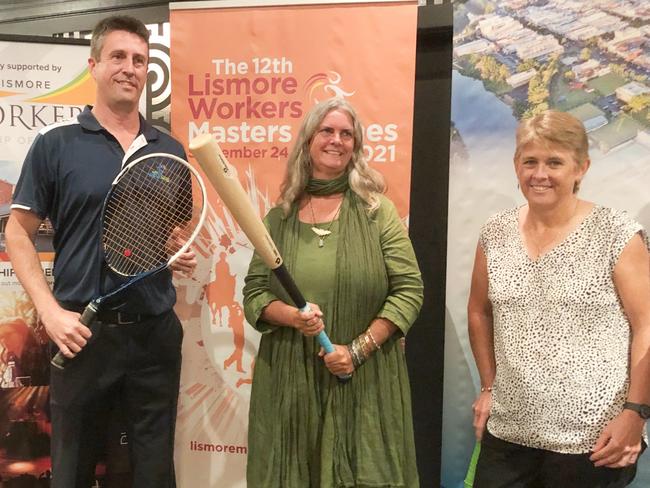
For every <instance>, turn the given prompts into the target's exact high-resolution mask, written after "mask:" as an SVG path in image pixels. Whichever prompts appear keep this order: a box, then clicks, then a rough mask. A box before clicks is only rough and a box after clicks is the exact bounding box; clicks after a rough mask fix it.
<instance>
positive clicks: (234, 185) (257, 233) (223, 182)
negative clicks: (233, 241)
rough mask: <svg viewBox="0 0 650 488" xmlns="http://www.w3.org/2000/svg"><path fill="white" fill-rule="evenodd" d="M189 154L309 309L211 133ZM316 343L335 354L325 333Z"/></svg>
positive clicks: (302, 305)
mask: <svg viewBox="0 0 650 488" xmlns="http://www.w3.org/2000/svg"><path fill="white" fill-rule="evenodd" d="M189 147H190V152H191V153H192V155H194V157H195V158H196V160H197V162H198V163H199V165H200V166H201V168H202V169H203V172H204V173H205V175H206V176H207V177H208V179H209V180H210V183H212V186H214V189H215V190H216V191H217V193H218V194H219V196H220V197H221V200H222V201H223V203H224V204H225V205H226V207H227V208H228V210H230V213H231V214H232V216H233V217H234V218H235V220H236V221H237V222H238V223H239V226H240V227H241V228H242V230H243V231H244V233H245V234H246V236H247V237H248V239H249V240H250V241H251V243H252V244H253V247H254V248H255V250H256V251H257V253H258V254H259V255H260V257H261V258H262V260H263V261H264V263H265V264H266V265H267V266H268V267H269V268H270V269H271V271H272V272H273V274H274V275H275V277H276V278H277V279H278V281H279V282H280V284H282V287H283V288H284V289H285V290H286V292H287V293H288V294H289V296H290V297H291V300H293V302H294V304H295V305H296V307H298V308H299V309H300V311H301V312H308V311H309V310H310V308H309V304H308V303H307V302H306V300H305V298H304V297H303V295H302V293H301V292H300V290H299V289H298V287H297V286H296V283H295V281H294V280H293V278H292V277H291V275H290V274H289V271H288V270H287V268H286V267H285V265H284V263H283V262H282V256H280V252H279V251H278V249H277V247H276V246H275V243H274V242H273V239H272V238H271V236H270V235H269V233H268V231H267V230H266V227H264V223H263V222H262V220H261V219H260V218H259V216H258V215H257V213H255V210H254V209H253V206H252V205H251V202H250V199H249V198H248V195H246V192H245V191H244V189H243V188H242V186H241V183H240V182H239V179H238V178H237V174H236V172H235V169H234V168H233V167H232V166H231V165H230V163H228V161H227V160H226V157H225V156H224V154H223V152H222V151H221V148H220V147H219V144H217V141H216V140H215V139H214V137H213V136H211V135H210V134H202V135H200V136H198V137H196V138H194V139H192V141H190V146H189ZM316 339H318V342H319V344H320V345H321V346H322V347H323V349H324V350H325V352H326V353H327V354H329V353H331V352H334V350H335V349H334V345H333V344H332V341H330V338H329V337H328V336H327V334H326V333H325V331H321V332H319V334H318V335H317V336H316ZM351 377H352V376H351V375H341V376H338V378H339V380H340V381H347V380H349V379H350V378H351Z"/></svg>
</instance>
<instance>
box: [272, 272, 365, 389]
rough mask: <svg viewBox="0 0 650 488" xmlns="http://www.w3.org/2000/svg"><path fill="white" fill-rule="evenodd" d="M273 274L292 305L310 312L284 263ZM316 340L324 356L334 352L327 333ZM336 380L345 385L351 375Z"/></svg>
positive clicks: (321, 334)
mask: <svg viewBox="0 0 650 488" xmlns="http://www.w3.org/2000/svg"><path fill="white" fill-rule="evenodd" d="M273 274H275V277H276V278H277V279H278V281H279V282H280V284H281V285H282V287H283V288H284V289H285V290H286V292H287V293H288V294H289V296H290V297H291V300H293V303H295V304H296V307H298V308H299V309H300V311H301V312H310V311H311V308H309V304H308V303H307V301H306V300H305V297H303V296H302V293H300V290H299V289H298V287H297V286H296V282H295V281H293V277H292V276H291V275H290V274H289V271H287V268H286V267H285V266H284V263H283V264H281V265H280V266H278V267H277V268H275V269H274V270H273ZM316 339H317V340H318V343H319V344H320V345H321V347H322V348H323V350H324V351H325V353H326V354H329V353H331V352H334V345H333V344H332V341H330V338H329V337H328V336H327V333H326V332H325V331H324V330H321V331H320V332H319V333H318V335H317V336H316ZM337 378H338V380H339V381H340V382H341V383H345V382H346V381H349V380H350V379H351V378H352V375H351V374H342V375H340V376H337Z"/></svg>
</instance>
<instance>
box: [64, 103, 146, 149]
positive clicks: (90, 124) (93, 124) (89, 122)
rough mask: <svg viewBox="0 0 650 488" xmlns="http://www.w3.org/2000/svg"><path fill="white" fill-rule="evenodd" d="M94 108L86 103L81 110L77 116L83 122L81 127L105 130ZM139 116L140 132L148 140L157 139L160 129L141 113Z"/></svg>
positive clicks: (90, 129)
mask: <svg viewBox="0 0 650 488" xmlns="http://www.w3.org/2000/svg"><path fill="white" fill-rule="evenodd" d="M92 109H93V107H92V105H86V107H85V108H84V110H83V112H81V113H80V114H79V115H78V117H77V119H78V120H79V124H81V127H83V128H84V129H86V130H89V131H92V132H99V131H102V130H104V128H103V127H102V125H101V124H100V123H99V121H98V120H97V119H96V118H95V115H94V114H93V113H92ZM138 117H139V118H140V130H139V132H138V134H143V135H144V137H146V139H147V141H155V140H157V139H158V131H157V130H156V129H155V128H154V127H153V126H152V125H151V124H149V122H147V121H146V120H145V119H144V117H143V116H142V115H141V114H140V113H138Z"/></svg>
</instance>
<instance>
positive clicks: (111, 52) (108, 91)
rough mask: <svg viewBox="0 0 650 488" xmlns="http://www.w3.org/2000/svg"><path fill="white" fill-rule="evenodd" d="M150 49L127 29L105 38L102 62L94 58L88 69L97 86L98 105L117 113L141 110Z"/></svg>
mask: <svg viewBox="0 0 650 488" xmlns="http://www.w3.org/2000/svg"><path fill="white" fill-rule="evenodd" d="M148 61H149V49H148V46H147V43H146V42H145V40H144V39H142V38H141V37H140V36H138V35H136V34H133V33H131V32H127V31H123V30H114V31H112V32H109V33H108V34H106V35H105V37H104V39H103V43H102V49H101V52H100V53H99V59H94V58H92V57H91V58H90V59H89V60H88V69H89V70H90V73H91V74H92V76H93V78H94V79H95V82H96V83H97V101H96V103H97V104H98V105H106V106H108V107H111V108H112V109H114V110H119V109H126V110H133V109H137V106H138V100H139V99H140V94H141V93H142V90H143V88H144V85H145V83H146V80H147V64H148Z"/></svg>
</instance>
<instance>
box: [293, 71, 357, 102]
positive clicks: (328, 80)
mask: <svg viewBox="0 0 650 488" xmlns="http://www.w3.org/2000/svg"><path fill="white" fill-rule="evenodd" d="M341 80H342V77H341V75H340V74H338V73H337V72H336V71H330V72H329V76H328V75H327V74H325V73H317V74H315V75H313V76H312V77H311V78H309V79H308V80H307V82H306V83H305V90H306V92H307V97H308V99H309V100H311V101H312V102H313V103H318V102H319V101H321V100H326V99H328V98H332V97H339V98H345V97H350V96H352V95H354V93H355V92H353V91H352V92H348V91H345V90H344V89H343V87H342V86H340V84H341Z"/></svg>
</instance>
